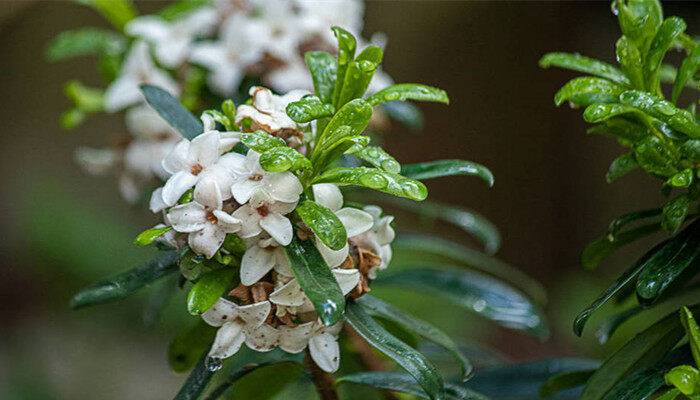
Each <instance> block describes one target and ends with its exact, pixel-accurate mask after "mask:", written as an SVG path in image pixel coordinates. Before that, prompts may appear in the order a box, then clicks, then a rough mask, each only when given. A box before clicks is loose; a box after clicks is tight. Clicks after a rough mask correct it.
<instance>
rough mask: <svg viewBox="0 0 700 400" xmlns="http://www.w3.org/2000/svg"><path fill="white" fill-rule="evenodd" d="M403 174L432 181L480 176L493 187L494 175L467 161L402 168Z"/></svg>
mask: <svg viewBox="0 0 700 400" xmlns="http://www.w3.org/2000/svg"><path fill="white" fill-rule="evenodd" d="M401 174H403V175H404V176H406V177H408V178H412V179H431V178H439V177H443V176H454V175H466V176H478V177H479V178H481V179H483V180H484V181H485V182H486V183H488V185H489V186H493V183H494V179H493V174H492V173H491V171H489V169H488V168H486V167H484V166H483V165H481V164H477V163H475V162H471V161H466V160H437V161H428V162H424V163H419V164H409V165H404V166H402V167H401Z"/></svg>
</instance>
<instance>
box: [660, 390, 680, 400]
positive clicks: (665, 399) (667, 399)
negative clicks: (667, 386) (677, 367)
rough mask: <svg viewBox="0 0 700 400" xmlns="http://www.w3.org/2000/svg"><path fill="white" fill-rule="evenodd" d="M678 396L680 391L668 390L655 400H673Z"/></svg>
mask: <svg viewBox="0 0 700 400" xmlns="http://www.w3.org/2000/svg"><path fill="white" fill-rule="evenodd" d="M680 394H681V391H680V390H678V389H672V390H669V391H668V392H666V393H664V394H663V395H661V396H659V397H657V398H656V400H675V399H676V397H678V396H679V395H680Z"/></svg>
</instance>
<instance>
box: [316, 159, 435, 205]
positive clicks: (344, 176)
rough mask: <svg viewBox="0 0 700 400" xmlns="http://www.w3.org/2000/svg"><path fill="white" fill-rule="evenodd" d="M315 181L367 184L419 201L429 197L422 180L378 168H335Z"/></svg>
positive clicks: (373, 187)
mask: <svg viewBox="0 0 700 400" xmlns="http://www.w3.org/2000/svg"><path fill="white" fill-rule="evenodd" d="M313 183H335V184H337V185H359V186H365V187H368V188H370V189H374V190H378V191H380V192H384V193H389V194H393V195H396V196H401V197H406V198H409V199H412V200H417V201H421V200H425V198H426V197H428V189H427V188H426V187H425V185H423V184H422V183H421V182H420V181H417V180H414V179H409V178H406V177H405V176H401V175H398V174H392V173H389V172H385V171H382V170H379V169H376V168H367V167H357V168H346V167H340V168H333V169H330V170H328V171H326V172H324V173H323V174H321V176H319V177H317V178H316V179H314V182H313Z"/></svg>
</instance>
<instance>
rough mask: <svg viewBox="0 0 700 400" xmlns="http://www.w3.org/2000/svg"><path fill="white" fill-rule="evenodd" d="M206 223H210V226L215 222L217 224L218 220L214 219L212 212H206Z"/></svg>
mask: <svg viewBox="0 0 700 400" xmlns="http://www.w3.org/2000/svg"><path fill="white" fill-rule="evenodd" d="M207 221H209V223H211V224H212V225H215V224H216V223H217V222H219V219H218V218H216V215H214V213H213V212H212V211H207Z"/></svg>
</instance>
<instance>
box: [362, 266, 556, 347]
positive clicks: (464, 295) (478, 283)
mask: <svg viewBox="0 0 700 400" xmlns="http://www.w3.org/2000/svg"><path fill="white" fill-rule="evenodd" d="M374 285H381V286H393V287H401V288H405V289H410V290H412V291H414V292H416V291H418V292H425V293H428V294H431V295H434V296H437V297H440V298H443V299H445V300H447V301H450V302H452V303H454V304H456V305H458V306H461V307H464V308H465V309H467V310H468V311H471V312H474V313H477V314H479V315H481V316H483V317H485V318H488V319H491V320H493V321H495V322H497V323H498V324H500V325H502V326H505V327H507V328H511V329H517V330H522V331H525V332H528V333H530V334H534V335H537V336H539V337H546V336H547V335H548V334H549V332H548V329H547V326H546V325H545V321H544V316H543V314H542V313H541V312H540V310H538V309H537V307H536V306H535V305H534V304H533V303H532V302H530V300H528V299H527V298H526V297H525V296H523V295H522V294H521V293H520V292H519V291H517V290H516V289H514V288H513V287H511V286H509V285H507V284H505V283H503V282H501V281H499V280H496V279H494V278H492V277H489V276H487V275H484V274H481V273H478V272H476V271H464V270H457V269H444V268H443V269H433V268H430V269H409V270H403V271H400V272H394V273H389V274H387V273H385V274H382V275H381V276H380V277H378V278H377V280H376V281H374Z"/></svg>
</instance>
